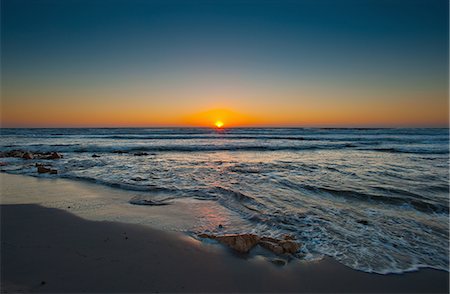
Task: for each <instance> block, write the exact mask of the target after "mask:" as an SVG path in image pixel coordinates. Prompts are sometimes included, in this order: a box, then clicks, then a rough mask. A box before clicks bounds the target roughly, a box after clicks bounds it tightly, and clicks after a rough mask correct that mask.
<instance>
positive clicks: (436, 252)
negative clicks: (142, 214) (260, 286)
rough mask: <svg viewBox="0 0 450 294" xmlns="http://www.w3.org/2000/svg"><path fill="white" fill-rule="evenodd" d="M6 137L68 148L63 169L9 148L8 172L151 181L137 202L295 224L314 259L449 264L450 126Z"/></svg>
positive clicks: (232, 228) (388, 268) (246, 224)
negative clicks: (48, 170) (42, 166)
mask: <svg viewBox="0 0 450 294" xmlns="http://www.w3.org/2000/svg"><path fill="white" fill-rule="evenodd" d="M1 139H2V140H1V144H0V151H9V150H15V149H20V150H27V151H39V152H47V151H56V152H59V153H61V154H63V156H64V158H62V159H60V160H53V161H51V164H52V165H53V168H56V169H57V170H58V174H57V175H48V174H38V173H37V172H36V167H35V163H36V162H43V160H23V159H20V158H2V159H1V161H2V162H4V163H7V165H5V166H2V167H1V168H2V170H3V171H4V172H8V173H17V174H27V175H32V176H39V177H62V178H68V179H77V180H85V181H90V182H95V183H98V184H102V185H109V186H113V187H116V188H118V189H127V190H136V191H140V193H139V194H138V195H139V196H138V197H133V198H132V199H127V201H128V202H129V203H131V204H135V205H143V204H144V205H164V204H167V205H170V203H173V201H177V200H179V199H183V201H185V200H186V199H195V201H198V200H210V202H211V201H213V202H214V203H215V204H216V205H217V204H218V205H220V206H223V207H224V208H226V209H227V210H229V211H232V212H233V213H232V214H229V217H230V218H231V217H235V218H240V219H242V220H244V221H235V220H232V219H228V220H227V219H223V220H222V226H220V227H218V226H217V224H216V223H214V225H213V224H210V225H208V224H205V225H202V226H199V227H198V228H197V229H194V231H193V233H201V232H205V231H207V232H209V233H214V234H226V233H243V232H253V233H256V234H260V235H270V236H275V237H276V236H280V235H282V234H286V233H287V234H291V235H294V236H295V237H296V238H297V240H298V241H299V242H300V243H301V244H302V247H301V250H300V253H301V254H302V255H303V256H304V258H306V259H309V258H318V257H320V256H331V257H333V258H335V259H336V260H338V261H339V262H341V263H343V264H345V265H347V266H349V267H352V268H354V269H358V270H363V271H367V272H376V273H393V272H396V273H400V272H405V271H411V270H416V269H418V268H420V267H430V268H436V269H442V270H447V271H448V267H449V251H448V245H449V223H448V217H449V170H448V167H449V130H448V129H323V128H268V129H260V128H235V129H209V128H192V129H189V128H162V129H155V128H132V129H125V128H118V129H111V128H108V129H1ZM94 154H95V155H98V156H99V157H92V155H94ZM199 213H201V212H199ZM174 217H176V216H174ZM231 224H233V225H231ZM236 224H239V225H236Z"/></svg>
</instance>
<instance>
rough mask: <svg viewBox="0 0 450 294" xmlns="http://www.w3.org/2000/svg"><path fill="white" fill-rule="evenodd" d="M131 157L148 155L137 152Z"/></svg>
mask: <svg viewBox="0 0 450 294" xmlns="http://www.w3.org/2000/svg"><path fill="white" fill-rule="evenodd" d="M133 155H134V156H147V155H149V154H148V153H146V152H137V153H134V154H133Z"/></svg>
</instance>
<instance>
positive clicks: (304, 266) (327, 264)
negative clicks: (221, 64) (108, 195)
mask: <svg viewBox="0 0 450 294" xmlns="http://www.w3.org/2000/svg"><path fill="white" fill-rule="evenodd" d="M0 176H1V179H2V182H1V184H2V203H5V202H8V201H4V200H5V199H4V198H5V197H6V196H8V195H12V194H14V187H11V185H8V184H7V183H5V180H8V179H12V178H11V177H14V181H15V182H14V183H15V185H18V184H20V182H21V181H22V182H23V186H26V185H27V181H28V179H29V178H28V177H24V176H11V175H4V174H1V175H0ZM33 180H35V179H33ZM46 181H51V185H64V181H59V180H47V179H43V180H38V181H37V183H39V182H42V183H45V182H46ZM28 184H29V183H28ZM75 185H81V186H83V185H84V184H83V183H76V184H75ZM5 187H8V191H4V188H5ZM18 187H19V186H18ZM63 188H64V187H63ZM35 189H38V187H35ZM63 190H64V189H63ZM17 191H18V193H19V191H20V189H19V188H17ZM68 191H69V190H68ZM5 195H6V196H5ZM16 196H17V197H18V198H21V199H22V200H23V202H22V204H11V203H10V202H8V203H10V204H2V205H1V290H2V292H8V293H9V292H60V293H63V292H259V293H260V292H346V293H348V292H358V293H361V292H377V293H380V292H390V293H392V292H408V293H413V292H422V293H432V292H441V293H448V289H449V288H448V282H449V279H448V277H449V275H448V273H447V272H443V271H437V270H431V269H422V270H420V271H418V272H412V273H406V274H401V275H398V274H393V275H378V274H369V273H364V272H359V271H355V270H352V269H350V268H347V267H345V266H343V265H341V264H339V263H337V262H335V261H333V260H331V259H324V260H321V261H316V262H301V261H293V262H291V263H289V264H288V265H287V266H284V267H279V266H275V265H273V264H271V263H270V262H268V261H267V260H265V259H263V258H245V256H236V255H235V254H233V253H232V252H231V251H229V250H228V249H224V248H222V247H221V246H219V245H208V244H203V243H201V242H198V241H196V240H194V239H192V238H190V237H187V236H186V235H185V234H182V233H174V232H165V231H161V230H157V229H154V228H151V227H149V226H146V225H137V224H125V223H120V222H112V221H98V220H97V221H94V220H86V219H83V218H80V217H79V216H76V215H74V214H72V213H70V212H67V211H64V210H61V209H56V208H47V207H43V206H41V205H38V204H26V198H27V195H16ZM64 197H69V195H64ZM86 201H88V200H86ZM30 203H32V201H30ZM173 217H176V215H173Z"/></svg>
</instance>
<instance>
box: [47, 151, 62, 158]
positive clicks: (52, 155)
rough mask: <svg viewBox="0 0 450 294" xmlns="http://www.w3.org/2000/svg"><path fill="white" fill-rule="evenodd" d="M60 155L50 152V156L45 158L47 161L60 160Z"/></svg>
mask: <svg viewBox="0 0 450 294" xmlns="http://www.w3.org/2000/svg"><path fill="white" fill-rule="evenodd" d="M61 158H62V155H60V154H58V153H56V152H52V154H50V156H48V157H47V159H61Z"/></svg>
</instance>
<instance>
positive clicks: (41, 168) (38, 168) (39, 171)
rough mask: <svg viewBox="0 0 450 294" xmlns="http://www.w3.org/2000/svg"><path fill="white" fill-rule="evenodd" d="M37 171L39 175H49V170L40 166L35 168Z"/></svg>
mask: <svg viewBox="0 0 450 294" xmlns="http://www.w3.org/2000/svg"><path fill="white" fill-rule="evenodd" d="M37 171H38V173H40V174H44V173H49V172H50V171H51V169H49V168H46V167H45V166H43V165H41V166H38V167H37Z"/></svg>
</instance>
